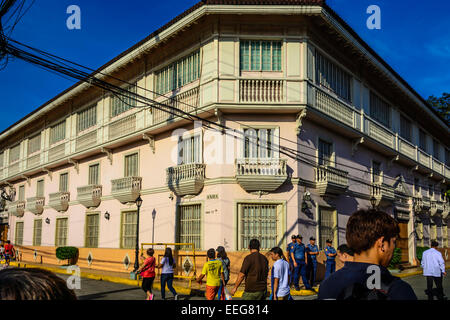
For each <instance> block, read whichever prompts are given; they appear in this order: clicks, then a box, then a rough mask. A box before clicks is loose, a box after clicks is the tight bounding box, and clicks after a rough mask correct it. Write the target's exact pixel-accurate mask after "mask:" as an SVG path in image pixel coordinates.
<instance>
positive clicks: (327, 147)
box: [319, 139, 333, 166]
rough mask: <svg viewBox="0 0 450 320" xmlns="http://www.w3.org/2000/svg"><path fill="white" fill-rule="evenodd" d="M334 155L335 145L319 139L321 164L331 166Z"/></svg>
mask: <svg viewBox="0 0 450 320" xmlns="http://www.w3.org/2000/svg"><path fill="white" fill-rule="evenodd" d="M332 156H333V145H332V144H331V143H329V142H326V141H323V140H321V139H319V165H322V166H331V160H332Z"/></svg>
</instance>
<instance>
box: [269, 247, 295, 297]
mask: <svg viewBox="0 0 450 320" xmlns="http://www.w3.org/2000/svg"><path fill="white" fill-rule="evenodd" d="M270 253H271V258H272V260H273V261H275V263H274V264H273V267H272V272H271V274H272V277H271V278H272V279H271V280H272V281H271V282H272V295H271V297H272V299H273V300H289V297H290V291H291V290H290V288H289V262H287V261H286V259H285V257H284V255H283V250H281V248H279V247H274V248H272V250H270Z"/></svg>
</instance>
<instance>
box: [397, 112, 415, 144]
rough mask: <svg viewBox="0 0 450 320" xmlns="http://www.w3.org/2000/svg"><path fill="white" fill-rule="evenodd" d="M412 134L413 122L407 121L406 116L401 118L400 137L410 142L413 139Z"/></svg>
mask: <svg viewBox="0 0 450 320" xmlns="http://www.w3.org/2000/svg"><path fill="white" fill-rule="evenodd" d="M411 134H412V127H411V121H409V120H408V119H406V118H405V117H404V116H402V115H401V116H400V136H402V137H403V138H405V139H406V140H408V141H411V140H412V137H411Z"/></svg>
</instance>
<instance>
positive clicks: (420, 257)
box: [416, 247, 430, 261]
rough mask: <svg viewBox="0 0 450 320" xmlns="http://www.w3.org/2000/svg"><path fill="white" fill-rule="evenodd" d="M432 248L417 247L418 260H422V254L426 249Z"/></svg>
mask: <svg viewBox="0 0 450 320" xmlns="http://www.w3.org/2000/svg"><path fill="white" fill-rule="evenodd" d="M428 249H430V247H417V248H416V257H417V260H419V261H422V254H423V252H424V251H425V250H428Z"/></svg>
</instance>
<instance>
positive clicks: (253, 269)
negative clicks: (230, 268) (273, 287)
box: [230, 239, 269, 300]
mask: <svg viewBox="0 0 450 320" xmlns="http://www.w3.org/2000/svg"><path fill="white" fill-rule="evenodd" d="M259 249H260V243H259V240H258V239H252V240H250V244H249V250H250V254H249V255H248V256H246V257H245V258H244V261H243V262H242V266H241V270H240V272H239V275H238V278H237V280H236V282H235V284H234V288H233V289H231V292H230V293H231V295H232V296H233V295H234V294H235V293H236V291H237V289H238V287H239V285H240V284H241V282H242V281H243V280H244V279H245V290H244V293H243V294H242V299H243V300H265V299H266V295H267V277H268V275H269V261H268V260H267V258H266V257H265V256H264V255H262V254H261V253H259Z"/></svg>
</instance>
